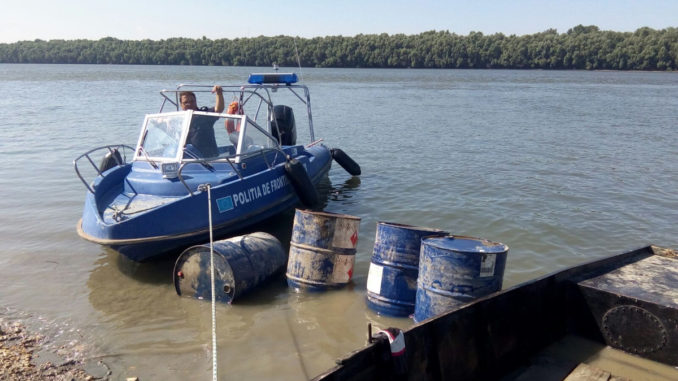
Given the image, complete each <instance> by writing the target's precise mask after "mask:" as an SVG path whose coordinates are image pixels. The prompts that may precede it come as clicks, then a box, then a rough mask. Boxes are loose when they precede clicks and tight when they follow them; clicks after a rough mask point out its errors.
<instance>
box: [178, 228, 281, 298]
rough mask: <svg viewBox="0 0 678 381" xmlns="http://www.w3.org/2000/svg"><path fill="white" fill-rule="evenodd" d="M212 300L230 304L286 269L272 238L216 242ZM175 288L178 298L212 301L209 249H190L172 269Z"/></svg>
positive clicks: (249, 236) (262, 236)
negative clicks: (212, 298)
mask: <svg viewBox="0 0 678 381" xmlns="http://www.w3.org/2000/svg"><path fill="white" fill-rule="evenodd" d="M213 251H214V282H215V299H216V300H217V301H219V302H223V303H232V302H233V301H234V300H235V299H237V298H239V297H240V296H241V295H243V294H245V293H246V292H248V291H250V290H252V289H254V288H255V287H257V286H258V285H260V284H262V283H263V282H264V281H265V280H266V279H268V278H269V277H270V276H271V275H273V274H275V273H276V272H278V271H281V270H282V269H283V268H284V267H285V261H286V260H287V256H286V255H285V249H283V247H282V244H281V243H280V241H278V239H277V238H275V237H274V236H273V235H271V234H268V233H263V232H257V233H251V234H246V235H243V236H238V237H233V238H229V239H224V240H220V241H216V242H214V244H213ZM174 287H175V289H176V291H177V294H179V295H180V296H186V297H192V298H196V299H207V300H209V299H211V297H212V293H211V290H212V288H211V267H210V246H209V244H207V245H197V246H192V247H189V248H188V249H186V250H184V252H183V253H181V255H180V256H179V258H177V261H176V263H175V265H174Z"/></svg>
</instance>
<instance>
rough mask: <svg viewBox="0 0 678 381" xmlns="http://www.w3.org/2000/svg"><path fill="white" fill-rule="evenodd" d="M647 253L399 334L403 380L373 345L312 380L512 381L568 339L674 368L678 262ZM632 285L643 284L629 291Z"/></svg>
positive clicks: (386, 351) (385, 350)
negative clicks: (534, 359) (403, 349)
mask: <svg viewBox="0 0 678 381" xmlns="http://www.w3.org/2000/svg"><path fill="white" fill-rule="evenodd" d="M655 250H656V248H654V247H652V246H648V247H644V248H641V249H637V250H634V251H631V252H627V253H623V254H619V255H614V256H611V257H608V258H604V259H600V260H596V261H593V262H590V263H586V264H583V265H579V266H575V267H572V268H569V269H566V270H563V271H559V272H557V273H554V274H551V275H548V276H544V277H542V278H538V279H536V280H533V281H530V282H526V283H524V284H521V285H518V286H515V287H512V288H509V289H507V290H504V291H500V292H498V293H495V294H492V295H490V296H487V297H484V298H481V299H478V300H476V301H474V302H472V303H470V304H467V305H465V306H462V307H460V308H458V309H455V310H451V311H449V312H447V313H445V314H443V315H440V316H437V317H435V318H431V319H428V320H425V321H423V322H421V323H420V324H417V325H415V326H414V327H412V328H410V329H408V330H407V331H406V332H405V333H404V336H405V343H406V352H405V362H406V371H405V372H398V369H402V366H401V367H398V366H394V363H393V359H392V358H391V356H390V348H389V343H388V341H387V340H385V339H383V338H379V339H377V340H375V342H373V343H371V344H369V345H368V346H367V347H365V348H363V349H361V350H358V351H357V352H354V353H352V354H350V355H349V356H347V357H346V358H343V359H341V360H338V361H337V363H338V364H339V365H338V366H336V367H335V368H333V369H331V370H329V371H327V372H326V373H324V374H322V375H319V376H318V377H317V378H316V379H317V380H392V379H396V380H507V379H512V380H513V379H521V378H520V375H521V374H526V375H529V372H528V369H529V368H530V358H531V357H532V356H534V355H535V354H536V353H538V352H539V351H541V350H543V349H544V348H545V347H547V346H548V345H550V344H552V343H554V342H557V341H559V340H561V339H563V338H564V337H566V336H569V335H575V336H579V337H582V338H585V339H587V340H592V341H595V342H598V343H601V344H603V345H605V344H606V345H609V346H612V347H614V348H618V349H621V350H623V351H626V352H629V353H633V354H635V355H638V356H642V357H644V358H649V359H652V360H655V361H658V362H661V363H664V364H668V365H670V366H671V367H675V366H678V298H676V297H675V293H676V291H673V290H675V288H676V287H678V284H677V282H678V277H677V276H676V274H677V272H678V270H676V269H678V260H677V259H673V258H666V257H661V256H655ZM658 258H659V259H658ZM648 261H655V262H658V263H665V264H664V265H663V266H662V265H657V264H652V263H650V262H648ZM648 263H649V264H648ZM619 274H622V275H619ZM633 277H636V278H637V279H642V278H646V277H650V278H651V279H652V282H643V287H636V285H637V284H638V282H636V283H634V282H629V281H628V279H632V278H633ZM667 293H668V294H669V295H668V296H667ZM662 295H663V296H662ZM577 365H578V364H576V363H575V364H566V365H565V366H564V367H565V368H568V367H570V368H571V369H568V372H569V371H571V370H572V369H574V368H575V367H576V366H577ZM561 368H562V367H561ZM677 374H678V371H677ZM622 376H623V375H622ZM522 379H530V378H529V376H528V378H522ZM559 379H562V378H559Z"/></svg>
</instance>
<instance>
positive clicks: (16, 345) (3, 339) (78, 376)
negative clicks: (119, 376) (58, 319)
mask: <svg viewBox="0 0 678 381" xmlns="http://www.w3.org/2000/svg"><path fill="white" fill-rule="evenodd" d="M44 342H45V337H44V336H42V335H40V334H35V333H31V332H29V331H28V330H27V328H26V327H25V326H24V325H23V324H22V323H21V322H18V321H11V320H8V319H4V318H2V317H0V380H54V381H57V380H58V381H61V380H69V381H70V380H78V381H80V380H87V381H89V380H108V379H110V372H107V373H106V374H105V375H103V376H93V375H91V374H89V373H87V371H86V370H85V369H84V366H83V364H82V363H80V362H79V361H77V360H69V359H65V358H63V356H62V355H58V354H56V353H54V355H55V356H56V357H55V358H58V359H60V360H63V361H62V362H61V361H60V362H58V363H54V362H51V361H41V359H40V356H39V355H38V354H37V353H38V352H40V351H41V350H42V349H43V344H44Z"/></svg>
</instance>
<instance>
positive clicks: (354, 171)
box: [330, 148, 361, 176]
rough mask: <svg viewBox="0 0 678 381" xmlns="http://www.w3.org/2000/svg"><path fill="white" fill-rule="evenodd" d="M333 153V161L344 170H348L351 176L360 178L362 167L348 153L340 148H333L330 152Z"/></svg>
mask: <svg viewBox="0 0 678 381" xmlns="http://www.w3.org/2000/svg"><path fill="white" fill-rule="evenodd" d="M330 152H331V153H332V159H334V161H336V162H337V163H339V165H341V167H342V168H344V169H345V170H346V172H348V173H349V174H351V175H353V176H360V173H361V171H360V166H359V165H358V163H356V162H355V161H354V160H353V159H351V157H350V156H348V155H347V154H346V152H344V151H342V150H341V149H339V148H332V149H331V150H330Z"/></svg>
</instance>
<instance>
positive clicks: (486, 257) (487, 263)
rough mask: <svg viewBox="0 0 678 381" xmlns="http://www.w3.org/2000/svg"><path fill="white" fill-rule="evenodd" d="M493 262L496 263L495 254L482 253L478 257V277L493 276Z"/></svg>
mask: <svg viewBox="0 0 678 381" xmlns="http://www.w3.org/2000/svg"><path fill="white" fill-rule="evenodd" d="M495 263H497V255H496V254H483V257H482V258H481V259H480V277H481V278H482V277H486V276H494V265H495Z"/></svg>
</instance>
